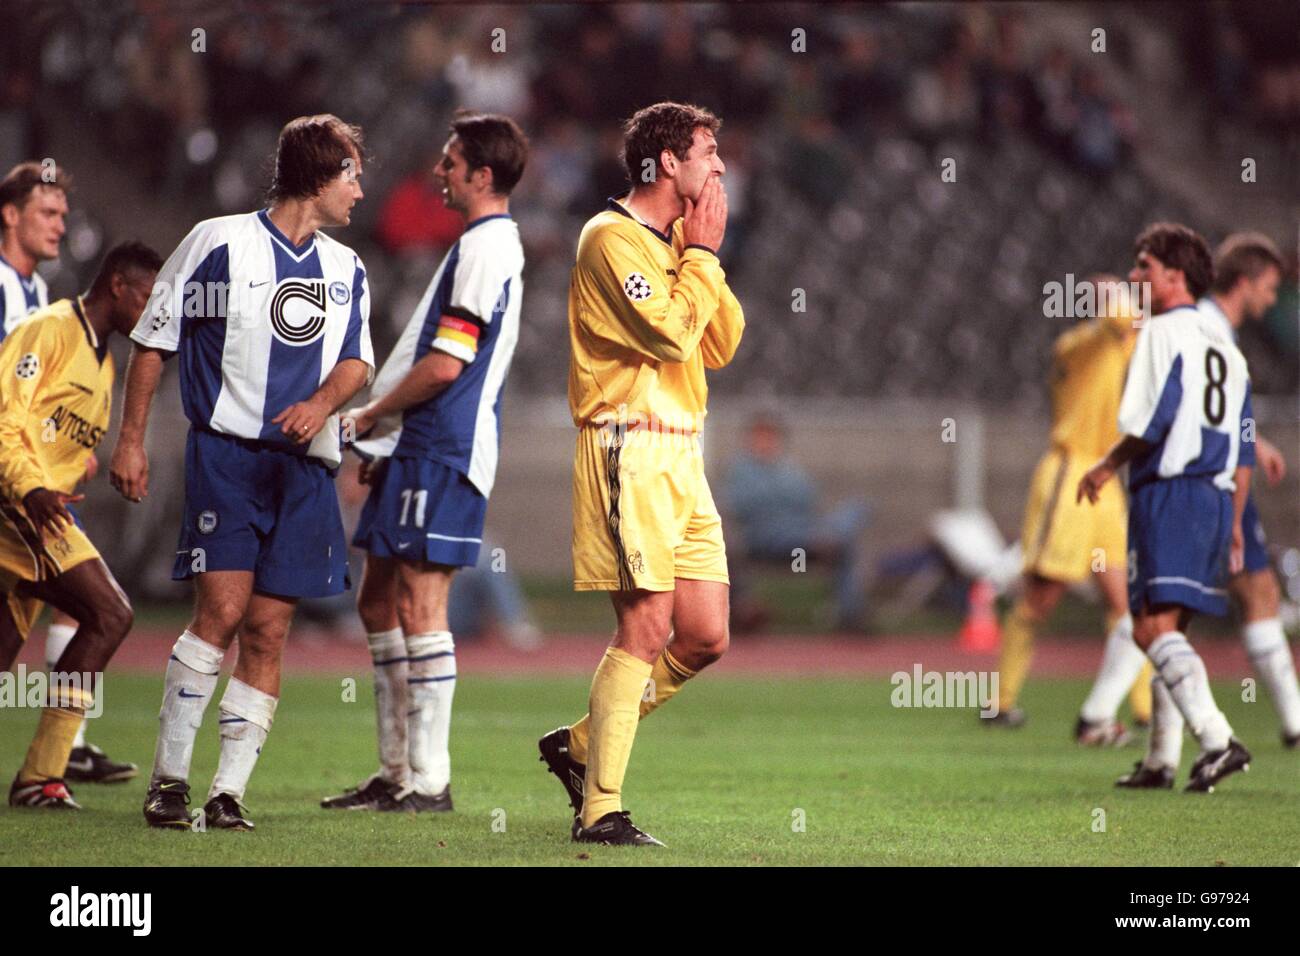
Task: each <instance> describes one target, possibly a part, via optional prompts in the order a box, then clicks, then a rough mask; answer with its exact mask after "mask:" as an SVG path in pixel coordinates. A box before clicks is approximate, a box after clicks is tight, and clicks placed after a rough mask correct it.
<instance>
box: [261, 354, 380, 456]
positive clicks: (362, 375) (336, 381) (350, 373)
mask: <svg viewBox="0 0 1300 956" xmlns="http://www.w3.org/2000/svg"><path fill="white" fill-rule="evenodd" d="M369 374H370V366H368V365H367V364H366V363H365V362H363V361H361V359H344V360H343V361H342V362H339V364H338V365H336V366H334V368H333V370H332V371H331V372H330V373H329V376H328V377H327V378H326V379H325V381H324V382H323V383H322V384H321V387H320V388H318V389H317V390H316V393H315V394H314V395H312V397H311V398H309V399H307V400H306V401H303V402H294V403H293V404H292V405H290V406H289V407H288V408H286V409H285V410H284V411H282V412H281V413H280V414H278V415H276V416H275V417H274V418H273V419H271V424H273V425H279V426H280V431H282V432H284V434H286V435H288V436H289V437H291V438H293V440H294V441H296V442H297V443H298V444H300V445H302V444H304V443H306V442H309V441H311V440H312V439H313V438H315V437H316V436H317V435H318V434H320V430H321V429H322V428H324V427H325V420H326V419H327V418H329V417H330V416H331V415H333V414H334V413H335V412H336V411H338V410H339V409H340V408H342V407H343V404H344V403H345V402H346V401H347V400H348V399H350V398H351V397H352V396H353V395H355V394H356V393H357V392H359V391H360V390H361V387H362V386H363V385H365V384H366V378H367V377H368V376H369Z"/></svg>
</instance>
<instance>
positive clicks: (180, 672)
mask: <svg viewBox="0 0 1300 956" xmlns="http://www.w3.org/2000/svg"><path fill="white" fill-rule="evenodd" d="M224 656H225V651H223V650H221V648H219V647H213V646H212V645H211V644H208V643H207V642H206V641H203V640H201V639H200V638H199V637H198V635H196V634H193V633H191V632H190V631H186V632H185V633H184V634H182V635H181V636H180V637H179V638H177V639H176V643H175V644H174V645H173V646H172V656H171V658H170V659H169V660H168V661H167V674H166V676H165V677H164V678H163V702H162V709H161V710H160V711H159V712H158V723H159V726H158V745H157V747H156V748H155V749H154V755H153V776H152V777H151V778H150V779H151V781H152V782H157V781H158V780H159V778H161V777H173V778H175V779H177V780H186V779H188V778H189V775H190V758H191V757H193V756H194V737H195V735H196V734H197V733H198V732H199V727H200V725H201V724H202V723H203V711H204V710H205V709H206V708H207V706H208V700H209V698H211V697H212V693H213V691H215V690H216V689H217V676H218V675H219V674H220V672H221V659H222V658H223V657H224ZM182 691H183V692H184V693H182Z"/></svg>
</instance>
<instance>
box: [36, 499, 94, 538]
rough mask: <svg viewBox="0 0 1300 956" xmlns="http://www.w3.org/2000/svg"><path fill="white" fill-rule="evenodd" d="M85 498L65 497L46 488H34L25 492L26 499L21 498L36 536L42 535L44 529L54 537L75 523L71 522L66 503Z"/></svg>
mask: <svg viewBox="0 0 1300 956" xmlns="http://www.w3.org/2000/svg"><path fill="white" fill-rule="evenodd" d="M85 497H86V496H85V495H66V494H64V493H63V492H61V491H50V490H49V489H48V488H36V489H34V490H33V491H29V492H27V495H26V497H24V498H23V509H24V510H25V511H26V512H27V517H29V518H31V519H32V524H33V525H35V526H36V531H37V533H38V534H41V535H44V534H45V531H46V529H49V530H50V531H52V532H54V533H55V534H56V535H62V534H63V533H64V532H65V531H67V530H68V529H69V528H71V527H72V526H73V525H74V524H75V523H76V522H74V521H73V520H72V513H71V512H70V511H68V508H67V505H68V503H69V502H77V501H81V500H82V499H83V498H85Z"/></svg>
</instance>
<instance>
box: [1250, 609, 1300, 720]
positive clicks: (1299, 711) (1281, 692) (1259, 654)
mask: <svg viewBox="0 0 1300 956" xmlns="http://www.w3.org/2000/svg"><path fill="white" fill-rule="evenodd" d="M1241 636H1242V637H1243V638H1244V640H1245V643H1246V653H1247V654H1248V655H1250V662H1251V664H1253V665H1254V667H1255V673H1256V674H1258V675H1259V679H1260V680H1262V681H1263V682H1264V686H1265V687H1267V688H1268V696H1269V699H1270V700H1272V701H1273V706H1274V707H1275V708H1277V716H1278V719H1279V720H1281V721H1282V732H1283V733H1284V734H1286V735H1287V736H1288V737H1294V736H1295V735H1296V734H1300V684H1297V682H1296V673H1295V661H1294V660H1292V658H1291V647H1290V645H1289V644H1287V642H1286V632H1285V631H1283V630H1282V621H1281V620H1280V619H1279V618H1276V617H1270V618H1268V619H1267V620H1264V621H1251V622H1250V623H1249V624H1247V625H1246V626H1245V628H1244V629H1243V630H1242V632H1241Z"/></svg>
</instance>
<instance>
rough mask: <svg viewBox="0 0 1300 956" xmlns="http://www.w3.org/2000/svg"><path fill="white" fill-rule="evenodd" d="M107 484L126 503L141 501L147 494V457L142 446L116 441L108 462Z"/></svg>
mask: <svg viewBox="0 0 1300 956" xmlns="http://www.w3.org/2000/svg"><path fill="white" fill-rule="evenodd" d="M108 483H109V484H110V485H112V486H113V487H114V488H116V489H117V492H118V494H120V495H121V496H122V497H123V498H125V499H126V500H127V501H142V500H143V499H144V498H145V496H146V495H148V494H149V456H148V455H147V454H145V450H144V446H143V445H141V444H137V443H135V442H123V441H118V443H117V447H115V448H114V449H113V457H112V458H110V459H109V462H108Z"/></svg>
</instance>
